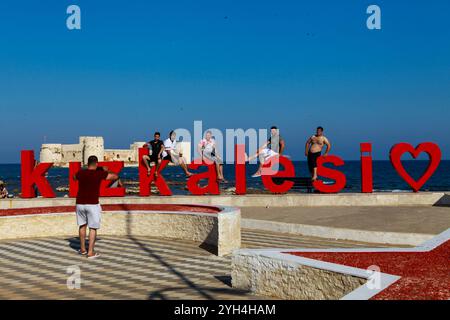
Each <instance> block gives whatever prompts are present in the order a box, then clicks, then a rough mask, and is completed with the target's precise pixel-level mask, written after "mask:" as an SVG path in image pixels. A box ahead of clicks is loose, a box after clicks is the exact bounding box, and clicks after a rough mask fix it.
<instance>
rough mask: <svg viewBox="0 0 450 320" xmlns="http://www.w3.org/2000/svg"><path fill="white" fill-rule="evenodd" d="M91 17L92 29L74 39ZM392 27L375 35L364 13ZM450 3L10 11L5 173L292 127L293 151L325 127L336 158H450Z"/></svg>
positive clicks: (86, 5)
mask: <svg viewBox="0 0 450 320" xmlns="http://www.w3.org/2000/svg"><path fill="white" fill-rule="evenodd" d="M70 4H77V5H79V6H80V8H81V15H82V29H81V30H75V31H70V30H68V29H67V28H66V18H67V14H66V8H67V7H68V6H69V5H70ZM370 4H377V5H379V6H380V7H381V10H382V30H380V31H370V30H368V29H367V28H366V19H367V14H366V8H367V7H368V5H370ZM449 12H450V2H449V1H447V0H431V1H406V0H390V1H380V0H373V1H361V0H345V1H343V0H342V1H336V0H334V1H331V0H330V1H325V0H310V1H301V0H297V1H262V0H259V1H253V0H252V1H250V0H240V1H234V0H232V1H231V0H228V1H222V0H207V1H206V0H205V1H203V0H201V1H200V0H199V1H178V0H172V1H151V0H147V1H144V0H142V1H133V0H130V1H113V0H108V1H106V0H89V1H87V0H71V1H65V0H58V1H57V0H54V1H53V0H48V1H31V0H20V1H15V0H14V1H13V0H2V1H1V2H0V30H1V33H0V34H1V37H0V48H1V50H0V70H1V72H0V110H1V114H0V119H1V128H2V145H1V148H0V163H17V162H19V159H20V158H19V155H20V153H19V152H20V150H21V149H35V150H36V151H38V150H39V146H40V144H41V143H43V142H44V137H46V138H45V139H46V141H47V142H62V143H76V142H77V141H78V136H79V135H102V136H104V138H105V143H106V146H107V147H110V148H118V147H119V148H121V147H123V148H126V147H128V145H129V144H130V143H131V142H132V141H134V140H148V139H149V138H150V135H151V134H152V132H153V131H155V129H157V130H159V131H161V132H163V133H164V135H165V133H166V132H168V131H169V130H170V129H172V128H177V127H184V128H187V129H192V127H193V121H194V120H203V123H204V128H205V129H206V128H207V127H216V128H221V129H225V128H244V129H247V128H266V127H269V126H271V125H272V124H276V125H278V126H279V127H280V129H281V132H282V135H283V136H284V137H285V139H286V142H287V153H288V154H290V155H292V156H293V158H294V159H303V152H304V151H303V150H304V142H305V139H306V138H307V137H308V136H310V135H311V134H312V133H313V132H314V128H315V127H316V126H317V125H322V126H324V127H325V129H326V135H327V136H328V137H329V139H330V140H331V141H332V142H333V143H334V148H335V149H334V152H333V153H335V154H337V155H340V156H342V157H343V158H344V159H357V158H358V156H359V142H363V141H371V142H373V144H374V156H375V158H377V159H387V157H388V151H389V149H390V147H391V146H392V145H393V144H394V143H396V142H410V143H413V144H416V143H419V142H423V141H434V142H436V143H438V144H439V145H440V146H441V148H442V150H443V154H444V158H446V159H449V158H450V126H449V124H448V123H449V119H450V24H448V15H449Z"/></svg>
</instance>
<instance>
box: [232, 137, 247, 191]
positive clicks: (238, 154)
mask: <svg viewBox="0 0 450 320" xmlns="http://www.w3.org/2000/svg"><path fill="white" fill-rule="evenodd" d="M234 161H235V163H236V168H235V172H236V194H246V193H247V184H246V179H245V145H243V144H237V145H236V146H235V147H234Z"/></svg>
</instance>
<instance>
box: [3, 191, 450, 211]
mask: <svg viewBox="0 0 450 320" xmlns="http://www.w3.org/2000/svg"><path fill="white" fill-rule="evenodd" d="M448 197H449V196H448V195H446V194H445V193H444V192H418V193H412V192H398V193H371V194H362V193H339V194H283V195H276V194H273V195H272V194H252V195H244V196H238V195H218V196H209V195H205V196H193V195H186V196H170V197H162V196H150V197H134V196H130V197H123V198H112V197H111V198H101V200H100V201H101V203H102V204H122V203H128V204H152V203H153V204H204V205H215V206H221V205H224V206H237V207H320V206H343V207H345V206H419V205H425V206H431V205H434V204H439V203H441V204H450V200H449V198H448ZM74 201H75V200H74V199H71V198H51V199H49V198H47V199H46V198H34V199H20V198H15V199H3V200H0V209H14V208H30V207H37V206H64V205H73V204H74Z"/></svg>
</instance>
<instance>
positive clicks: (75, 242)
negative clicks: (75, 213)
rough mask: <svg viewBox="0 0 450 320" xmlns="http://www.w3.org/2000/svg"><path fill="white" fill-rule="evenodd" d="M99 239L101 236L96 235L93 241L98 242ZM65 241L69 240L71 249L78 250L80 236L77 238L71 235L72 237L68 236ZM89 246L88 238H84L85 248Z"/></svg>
mask: <svg viewBox="0 0 450 320" xmlns="http://www.w3.org/2000/svg"><path fill="white" fill-rule="evenodd" d="M100 240H101V238H98V237H97V239H96V240H95V242H96V243H98V242H99V241H100ZM66 241H68V242H69V247H70V248H71V249H72V250H74V251H76V252H78V250H80V248H81V247H80V238H78V237H72V238H68V239H66ZM88 247H89V240H88V239H86V249H87V248H88Z"/></svg>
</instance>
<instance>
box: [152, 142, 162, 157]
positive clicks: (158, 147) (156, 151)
mask: <svg viewBox="0 0 450 320" xmlns="http://www.w3.org/2000/svg"><path fill="white" fill-rule="evenodd" d="M149 144H150V148H151V149H152V158H156V157H157V156H158V154H159V152H160V151H161V148H162V146H163V145H164V142H162V141H161V140H152V141H150V142H149Z"/></svg>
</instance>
